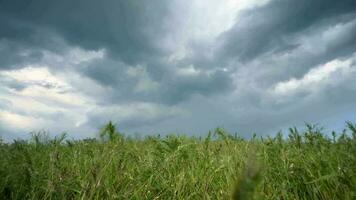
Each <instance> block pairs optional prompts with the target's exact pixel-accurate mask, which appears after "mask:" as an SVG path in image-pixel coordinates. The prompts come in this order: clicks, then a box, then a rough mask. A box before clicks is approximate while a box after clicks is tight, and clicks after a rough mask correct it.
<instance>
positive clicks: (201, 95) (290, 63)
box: [0, 0, 356, 133]
mask: <svg viewBox="0 0 356 200" xmlns="http://www.w3.org/2000/svg"><path fill="white" fill-rule="evenodd" d="M174 5H178V4H177V3H174V2H173V3H172V2H169V1H162V0H154V1H149V2H142V1H138V0H134V1H115V0H109V1H105V2H99V1H95V0H79V1H76V2H73V1H70V0H64V1H48V0H34V1H26V2H23V1H21V0H12V1H1V0H0V27H1V28H0V72H6V71H8V70H13V69H20V68H23V67H26V66H28V65H31V66H33V67H45V68H48V69H49V72H50V73H52V74H53V75H54V76H60V77H62V78H63V77H64V78H63V79H64V80H65V81H67V82H68V83H69V85H70V89H68V88H66V89H63V90H62V89H61V90H59V89H58V88H57V86H56V85H55V84H51V83H44V84H40V83H38V84H37V83H36V84H30V83H24V82H21V80H14V79H11V78H9V77H6V76H3V75H0V83H1V86H0V94H1V95H2V98H1V100H0V111H1V110H6V111H11V112H12V113H18V114H22V115H25V116H27V117H31V116H39V117H42V118H47V119H48V120H49V121H51V122H48V123H52V124H51V125H48V127H52V128H53V129H54V130H56V131H59V130H60V128H61V127H60V125H58V124H56V125H55V124H54V123H53V121H56V119H59V118H60V119H62V121H61V123H62V124H63V126H66V127H69V128H70V129H75V130H77V131H78V132H84V131H83V130H92V128H93V127H95V128H96V127H98V126H99V124H101V123H104V122H105V121H107V120H109V119H112V120H114V121H118V123H119V126H120V124H121V125H122V126H120V127H123V128H124V129H125V130H128V131H148V132H154V131H155V130H157V129H159V130H161V131H168V132H171V131H176V130H177V131H185V132H188V133H201V132H205V131H207V130H208V129H211V128H214V127H216V126H219V125H221V126H223V127H226V128H228V129H229V130H231V131H234V130H237V131H241V132H244V133H251V132H254V131H256V132H259V133H262V132H268V133H269V132H271V131H276V130H278V129H280V128H284V127H286V126H290V125H294V124H301V123H304V121H311V122H318V121H320V122H323V121H326V120H328V119H332V118H333V116H349V115H348V114H347V113H349V112H350V110H351V109H350V108H351V107H352V106H355V103H354V102H355V100H356V96H355V95H354V94H356V88H355V87H354V86H353V84H352V82H355V81H356V80H355V78H354V77H355V76H352V75H354V73H355V72H354V70H355V65H354V64H352V65H350V66H349V68H340V69H339V68H337V69H336V70H334V71H332V72H330V76H326V77H324V78H323V79H320V80H319V79H318V81H315V82H311V83H309V82H308V81H306V82H307V83H308V84H310V85H311V86H310V85H308V86H305V84H304V83H302V82H303V81H305V80H307V79H308V74H309V75H310V74H313V73H312V72H311V71H312V70H315V69H318V68H322V67H323V66H325V64H327V63H330V62H331V61H340V62H342V61H345V60H354V56H355V54H354V53H355V52H356V35H355V34H354V33H355V32H356V20H355V19H356V18H355V17H356V2H355V1H353V0H342V1H332V0H312V1H308V0H302V1H293V0H271V1H269V2H268V3H267V4H264V5H262V6H257V7H252V8H250V9H248V10H243V11H241V12H240V13H239V14H237V16H236V21H235V23H234V24H233V25H232V26H231V27H230V28H229V29H228V30H226V31H225V32H222V33H221V34H220V35H218V36H217V37H216V38H212V39H211V40H210V41H206V40H199V38H198V39H197V38H194V37H191V38H190V37H189V36H183V38H184V42H182V44H184V45H185V46H184V48H183V49H184V53H185V54H183V56H181V57H179V56H178V58H175V59H171V57H172V55H175V53H177V52H176V51H178V50H177V49H175V48H176V46H177V47H178V46H179V45H181V44H180V43H179V42H181V41H175V40H177V38H179V37H178V36H177V35H175V34H176V33H175V31H177V30H178V29H180V28H181V27H179V26H181V25H182V24H184V23H183V21H184V20H183V19H175V17H177V11H175V10H174V9H175V8H174V7H172V6H174ZM172 13H174V14H172ZM182 16H184V15H182ZM186 20H190V19H186ZM175 22H179V23H177V24H176V25H177V26H178V27H175V26H174V23H175ZM197 30H198V29H197ZM179 31H180V32H181V33H180V34H183V33H185V31H184V30H183V31H182V30H179ZM186 32H187V34H188V33H189V31H186ZM185 37H186V38H189V39H185ZM172 43H173V44H174V43H179V44H177V45H172ZM73 49H74V51H73ZM91 53H93V54H95V55H94V56H93V58H85V56H88V57H90V55H89V54H91ZM353 62H354V61H353ZM323 69H324V68H323ZM331 69H332V70H333V68H332V67H331ZM325 70H330V69H329V68H325ZM343 70H344V71H343ZM345 71H346V72H348V73H349V74H351V76H350V75H347V74H346V75H345V74H344V73H345ZM321 73H324V72H323V71H321ZM327 73H329V72H327ZM305 77H307V78H305ZM314 78H315V77H314ZM304 79H305V80H304ZM293 81H294V82H293ZM298 81H299V82H298ZM295 82H297V83H298V84H301V85H303V84H304V85H303V86H301V87H304V88H302V89H295V91H294V89H293V87H294V86H286V88H289V89H288V90H287V92H286V93H287V95H280V94H277V93H276V94H274V93H273V91H274V89H275V88H276V85H278V84H280V85H281V84H282V85H283V84H285V85H288V83H289V84H295ZM30 86H38V87H40V88H45V89H44V90H45V91H54V90H56V92H55V93H54V94H52V93H51V94H48V95H49V96H45V95H43V96H44V97H42V98H40V97H36V98H37V99H36V101H38V102H41V103H43V104H45V105H49V106H50V105H53V106H55V107H56V108H57V107H58V109H59V108H60V109H59V110H60V111H58V110H57V111H55V112H54V111H53V112H51V113H49V114H45V113H35V112H33V113H31V111H29V112H23V111H21V110H20V109H18V108H17V109H18V110H16V109H12V108H11V106H9V105H11V99H10V95H18V96H21V95H23V94H22V93H21V91H23V90H25V89H26V88H28V87H30ZM68 87H69V86H68ZM310 88H312V89H310ZM8 90H10V91H13V93H11V92H8ZM57 90H58V91H57ZM4 91H6V92H4ZM40 91H42V90H40ZM271 91H272V92H271ZM26 94H30V95H33V94H32V93H31V90H29V91H27V93H26ZM57 94H61V95H68V96H66V98H65V99H64V100H63V99H61V97H60V96H57ZM71 94H78V96H74V97H73V96H70V95H71ZM51 95H52V96H51ZM46 98H47V99H46ZM9 99H10V100H9ZM58 99H60V100H58ZM67 99H70V100H67ZM78 99H79V100H78ZM61 100H63V101H64V103H63V102H58V101H61ZM72 100H73V101H75V100H78V101H79V102H81V103H83V102H84V103H83V104H84V107H85V106H87V107H88V108H87V109H81V108H77V107H78V105H77V104H74V105H69V104H70V103H71V101H72ZM9 103H10V104H9ZM78 104H79V103H78ZM72 109H74V110H75V109H78V110H75V111H76V112H82V115H84V116H85V118H86V119H85V120H84V119H82V117H81V116H75V117H73V116H72V115H74V114H73V113H71V114H68V113H67V112H68V110H72ZM75 114H76V113H75ZM72 118H76V121H77V122H78V123H77V124H78V125H75V126H74V125H73V124H72V123H71V121H73V120H71V119H72ZM345 120H354V119H345ZM355 120H356V119H355ZM0 122H1V120H0ZM79 122H80V123H79ZM180 127H181V128H180Z"/></svg>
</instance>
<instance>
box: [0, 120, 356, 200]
mask: <svg viewBox="0 0 356 200" xmlns="http://www.w3.org/2000/svg"><path fill="white" fill-rule="evenodd" d="M347 126H348V130H347V131H346V130H345V131H344V132H343V133H340V134H335V133H334V134H332V135H333V138H328V137H326V136H325V135H323V134H322V133H321V131H322V129H319V128H318V127H316V126H311V125H307V128H306V130H305V131H303V132H298V130H297V129H296V128H292V129H290V133H289V135H288V137H282V135H281V134H277V136H275V137H273V138H272V137H265V138H259V139H257V138H256V137H254V138H252V139H251V140H245V139H242V138H240V137H238V136H236V135H235V136H232V135H230V134H228V133H226V132H225V131H224V130H223V129H220V128H218V129H216V130H215V131H214V132H211V133H209V135H208V136H207V137H206V138H204V139H202V138H194V137H187V136H176V135H170V136H167V137H159V136H149V137H146V138H145V139H130V138H128V137H124V136H123V135H122V134H120V133H119V132H117V130H116V128H115V126H114V125H113V124H112V123H111V122H110V123H109V124H108V125H107V126H106V127H104V128H103V130H102V131H101V133H100V136H101V138H100V139H85V140H80V141H69V140H67V141H66V140H65V135H62V136H59V137H56V138H54V139H50V138H48V137H46V136H45V134H43V133H41V134H34V135H33V137H32V139H31V140H29V141H15V142H14V143H11V144H5V143H3V142H1V143H0V177H1V178H0V198H1V199H355V198H356V173H355V172H356V156H355V152H356V132H355V131H356V126H355V125H354V124H352V123H348V124H347ZM337 135H338V136H337Z"/></svg>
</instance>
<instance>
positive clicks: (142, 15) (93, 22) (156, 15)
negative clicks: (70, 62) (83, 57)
mask: <svg viewBox="0 0 356 200" xmlns="http://www.w3.org/2000/svg"><path fill="white" fill-rule="evenodd" d="M167 6H168V3H167V2H166V1H158V0H155V1H150V2H149V3H142V2H140V1H136V0H133V1H115V0H109V1H105V3H104V2H101V1H95V0H89V1H88V0H81V1H70V0H64V1H51V0H50V1H48V0H35V1H26V2H23V1H22V0H14V1H2V2H0V12H1V13H2V17H4V18H3V20H2V24H1V25H2V26H3V27H4V28H2V29H1V30H2V31H1V32H0V34H1V36H2V37H6V38H11V39H14V38H17V39H21V40H22V39H28V37H29V36H28V35H31V32H33V31H34V30H33V29H30V28H27V27H24V26H21V25H22V24H29V25H27V26H39V27H45V28H48V29H51V30H53V31H55V32H56V33H58V34H59V35H60V36H61V37H63V38H65V39H66V41H68V42H69V43H71V44H73V45H79V46H81V47H84V48H87V49H99V48H107V49H109V50H110V53H112V54H113V56H115V57H118V58H120V59H122V60H123V61H125V62H129V63H137V62H140V61H142V59H145V57H147V56H153V55H155V54H157V55H159V54H160V53H161V52H160V49H159V48H158V47H157V46H158V44H157V42H156V41H157V38H159V37H161V36H162V35H163V34H164V31H165V25H164V23H165V17H166V16H167V13H166V12H167V11H168V8H167ZM4 21H5V22H4Z"/></svg>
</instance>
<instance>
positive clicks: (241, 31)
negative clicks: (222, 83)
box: [219, 0, 356, 62]
mask: <svg viewBox="0 0 356 200" xmlns="http://www.w3.org/2000/svg"><path fill="white" fill-rule="evenodd" d="M355 11H356V1H353V0H342V1H334V0H313V1H310V0H302V1H294V0H275V1H271V2H270V3H268V4H267V5H265V6H262V7H260V8H256V9H253V10H248V11H245V12H243V13H242V14H241V15H240V16H239V17H240V20H238V21H237V23H236V24H235V25H234V27H233V28H232V29H230V30H229V31H227V32H226V33H225V34H223V35H221V36H220V39H221V40H222V46H221V47H220V48H221V49H220V52H219V54H220V56H222V57H223V58H225V59H226V58H237V59H239V60H240V61H242V62H248V61H251V60H253V59H255V58H257V57H258V56H260V55H261V54H264V53H266V52H269V51H281V50H282V51H283V49H286V50H290V49H291V48H290V47H297V46H298V44H294V43H293V41H291V40H292V39H293V37H295V36H297V34H298V33H300V32H303V31H307V30H308V29H314V28H316V27H318V26H319V25H320V26H328V25H333V24H335V22H338V23H340V22H342V23H345V22H347V21H349V20H352V19H355V15H356V13H355ZM347 39H349V40H350V41H348V42H352V41H355V36H353V37H351V38H347ZM355 46H356V45H355V44H354V43H353V45H352V50H354V49H355Z"/></svg>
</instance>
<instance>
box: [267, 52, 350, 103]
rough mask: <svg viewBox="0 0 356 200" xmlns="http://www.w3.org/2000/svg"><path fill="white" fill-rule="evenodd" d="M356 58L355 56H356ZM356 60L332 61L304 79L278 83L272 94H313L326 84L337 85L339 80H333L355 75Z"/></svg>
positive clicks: (306, 75) (308, 73)
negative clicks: (355, 64)
mask: <svg viewBox="0 0 356 200" xmlns="http://www.w3.org/2000/svg"><path fill="white" fill-rule="evenodd" d="M354 57H355V56H354ZM354 60H355V59H354V58H349V59H347V60H339V59H336V60H332V61H330V62H328V63H326V64H324V65H321V66H318V67H316V68H312V69H311V70H310V71H309V72H307V73H306V74H305V75H304V76H303V77H302V78H300V79H296V78H291V79H290V80H288V81H283V82H279V83H277V84H276V85H275V86H274V87H273V89H272V90H271V93H273V94H275V95H286V96H288V95H294V94H296V93H298V92H301V91H306V92H313V91H316V90H318V89H320V88H321V87H323V86H325V85H326V84H336V83H337V82H338V81H339V80H338V79H336V78H333V77H334V76H336V77H337V78H341V79H343V78H347V77H348V76H352V75H353V74H355V72H356V69H355V66H354V65H352V64H353V62H354Z"/></svg>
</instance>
